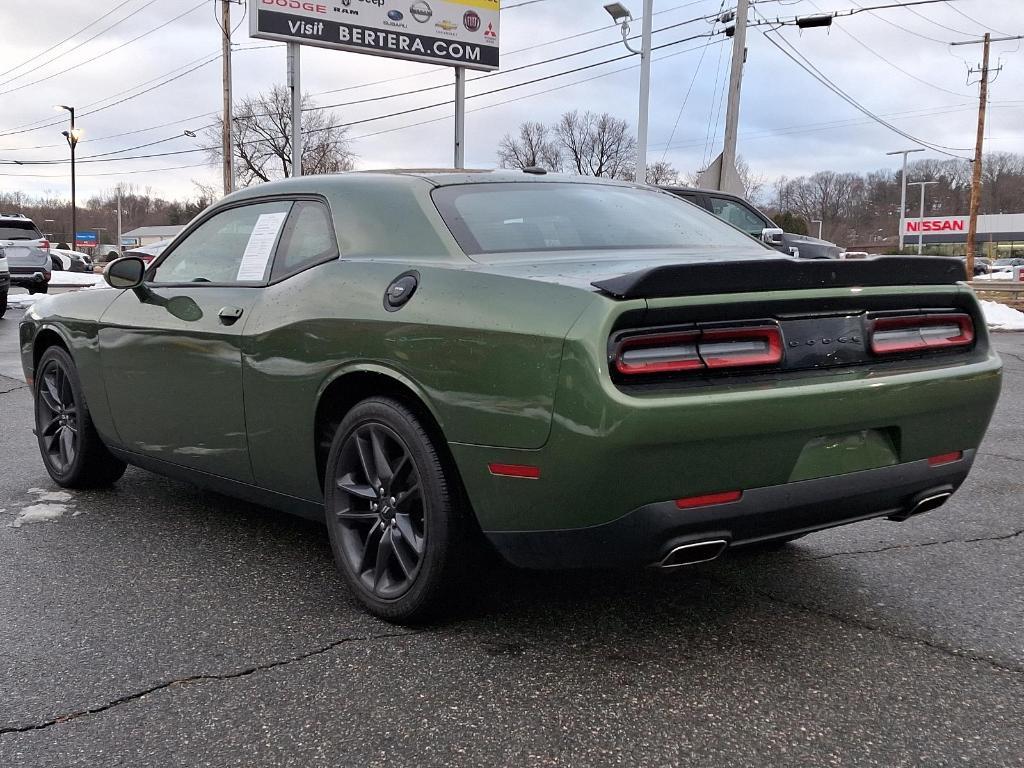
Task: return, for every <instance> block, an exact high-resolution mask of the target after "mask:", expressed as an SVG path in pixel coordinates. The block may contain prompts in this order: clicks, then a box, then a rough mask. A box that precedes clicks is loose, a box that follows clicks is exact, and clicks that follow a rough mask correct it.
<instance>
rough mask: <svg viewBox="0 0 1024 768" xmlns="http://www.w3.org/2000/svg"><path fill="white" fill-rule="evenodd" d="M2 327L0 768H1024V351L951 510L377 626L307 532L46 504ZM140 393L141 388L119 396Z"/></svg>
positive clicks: (142, 509)
mask: <svg viewBox="0 0 1024 768" xmlns="http://www.w3.org/2000/svg"><path fill="white" fill-rule="evenodd" d="M18 314H19V313H17V312H13V311H12V312H11V313H10V314H9V315H8V316H7V317H6V318H5V319H4V320H0V468H2V469H0V655H2V657H3V660H4V663H3V665H2V668H0V691H2V692H3V695H2V696H0V766H19V767H20V766H24V767H25V768H28V767H30V766H113V765H126V766H321V765H322V766H349V765H351V766H356V765H359V766H362V765H372V766H433V765H458V766H483V765H516V766H547V765H562V766H604V765H629V766H637V765H650V766H654V765H666V766H667V765H716V766H718V765H720V766H768V765H772V766H778V765H815V766H820V765H843V766H874V765H877V766H918V765H929V766H952V765H958V766H960V765H972V766H978V765H984V766H1010V765H1022V764H1024V621H1022V617H1024V577H1022V573H1024V508H1022V505H1021V504H1020V503H1019V500H1020V494H1021V490H1022V488H1024V481H1022V479H1021V478H1022V477H1024V398H1021V397H1020V396H1019V394H1020V393H1021V392H1024V335H1020V334H1017V335H1014V334H996V335H995V345H996V347H997V349H999V351H1000V352H1001V354H1002V355H1003V360H1004V362H1005V365H1006V368H1005V373H1006V378H1005V382H1004V389H1003V396H1002V399H1001V402H1000V405H999V407H998V410H997V413H996V416H995V419H994V421H993V424H992V427H991V429H990V432H989V435H988V438H987V439H986V441H985V443H984V445H983V446H982V449H981V451H980V452H979V456H978V460H977V462H976V464H975V468H974V471H973V473H972V475H971V477H970V479H969V480H968V482H967V484H966V485H965V486H964V487H963V488H962V489H961V490H960V491H959V492H958V493H957V494H956V496H955V497H954V498H953V500H952V501H951V502H950V503H949V504H947V505H946V506H945V507H943V508H941V509H939V510H937V511H935V512H932V513H929V514H927V515H923V516H921V517H918V518H914V519H912V520H910V521H908V522H905V523H901V524H897V523H892V522H887V521H875V522H868V523H862V524H859V525H855V526H851V527H847V528H842V529H837V530H834V531H829V532H823V533H819V534H815V535H812V536H810V537H808V538H806V539H803V540H801V541H799V542H796V543H794V544H792V545H790V546H788V547H785V548H784V549H782V550H780V551H778V552H772V553H762V554H743V555H741V554H736V555H730V556H728V557H727V558H726V559H724V560H722V561H720V562H717V563H711V564H708V565H706V566H700V567H697V568H692V569H685V570H683V571H682V572H679V573H675V574H672V575H665V574H661V573H656V572H644V573H639V574H638V573H602V572H594V573H575V574H562V573H559V574H543V573H525V572H516V571H512V570H510V569H504V568H500V567H497V566H495V567H493V568H490V569H487V570H484V571H482V572H481V573H480V574H479V578H478V584H477V585H476V587H475V589H474V593H473V594H472V595H471V596H469V597H468V599H467V601H468V607H467V609H466V610H465V612H464V613H463V615H461V616H459V617H457V618H455V619H452V620H451V621H449V622H448V623H446V624H443V625H440V626H432V627H425V628H420V629H408V628H401V627H396V626H392V625H389V624H386V623H383V622H380V621H377V620H375V619H372V618H370V617H369V616H367V615H366V614H365V613H363V612H362V611H361V610H360V609H359V608H358V607H357V605H356V603H355V601H354V600H353V599H352V598H351V597H350V596H349V595H348V593H347V591H346V589H345V587H344V585H343V584H342V583H341V581H340V579H339V578H338V577H337V576H336V574H335V572H334V566H333V564H332V562H331V557H330V551H329V546H328V542H327V537H326V533H325V531H324V529H322V528H321V527H319V526H317V525H314V524H310V523H307V522H304V521H301V520H297V519H293V518H290V517H287V516H285V515H283V514H280V513H277V512H274V511H270V510H267V509H263V508H260V507H256V506H253V505H249V504H244V503H242V502H238V501H234V500H231V499H227V498H225V497H222V496H218V495H216V494H213V493H208V492H205V491H201V490H198V489H196V488H194V487H192V486H190V485H186V484H183V483H178V482H175V481H172V480H167V479H164V478H161V477H158V476H156V475H152V474H149V473H147V472H144V471H141V470H137V469H132V468H129V470H128V472H127V474H126V475H125V476H124V479H123V480H122V481H121V482H119V483H118V484H117V486H116V487H115V488H114V489H112V490H104V491H88V492H73V493H64V492H62V491H60V489H59V488H57V487H56V486H54V485H53V483H52V482H51V481H50V480H49V478H48V476H47V475H46V472H45V471H44V469H43V466H42V464H41V462H40V460H39V458H38V456H37V453H36V446H35V440H34V437H33V435H32V432H31V428H32V411H31V397H30V393H29V391H28V389H27V388H26V387H25V386H24V383H23V382H22V381H21V380H20V370H19V369H18V366H17V360H16V346H17V316H18ZM143 395H145V396H146V397H150V398H153V399H159V393H140V396H143Z"/></svg>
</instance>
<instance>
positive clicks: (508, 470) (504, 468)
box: [487, 464, 540, 480]
mask: <svg viewBox="0 0 1024 768" xmlns="http://www.w3.org/2000/svg"><path fill="white" fill-rule="evenodd" d="M487 469H488V470H490V472H491V474H492V475H499V476H501V477H523V478H526V479H528V480H538V479H539V478H540V467H533V466H530V465H528V464H488V465H487Z"/></svg>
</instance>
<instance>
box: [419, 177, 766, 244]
mask: <svg viewBox="0 0 1024 768" xmlns="http://www.w3.org/2000/svg"><path fill="white" fill-rule="evenodd" d="M433 197H434V203H435V205H437V208H438V210H439V211H440V213H441V216H442V217H443V218H444V220H445V223H446V224H447V225H448V228H449V229H451V231H452V234H453V235H455V239H456V240H458V241H459V245H460V246H462V249H463V250H464V251H465V252H466V253H467V254H471V255H472V254H486V253H508V252H515V251H565V250H605V249H627V250H632V249H652V248H671V249H674V250H678V249H689V250H698V249H699V250H701V251H707V250H717V249H730V250H731V251H734V252H736V255H737V256H743V255H745V256H749V255H750V252H751V251H752V250H753V251H754V252H755V253H760V252H761V251H762V250H764V246H762V245H761V244H760V243H758V242H757V241H755V240H753V239H752V238H750V237H748V236H747V235H745V234H743V233H742V232H739V231H737V230H736V229H735V228H733V227H731V226H729V225H727V224H725V223H723V222H721V221H719V220H718V219H717V218H715V217H714V216H712V215H711V214H710V213H708V212H706V211H704V210H702V209H700V208H697V207H696V206H695V205H691V204H689V203H686V202H684V201H682V200H679V199H678V198H676V197H674V196H673V195H669V194H666V193H663V192H655V191H648V190H644V189H638V188H635V187H619V186H611V185H605V184H581V183H572V182H565V183H562V182H534V183H530V182H512V183H507V184H506V183H495V184H465V185H454V186H450V187H439V188H438V189H436V190H434V193H433Z"/></svg>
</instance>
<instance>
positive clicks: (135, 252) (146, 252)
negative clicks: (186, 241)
mask: <svg viewBox="0 0 1024 768" xmlns="http://www.w3.org/2000/svg"><path fill="white" fill-rule="evenodd" d="M172 242H174V241H173V240H160V241H158V242H155V243H151V244H150V245H140V246H137V247H135V248H132V249H131V250H129V251H125V254H124V255H125V256H138V257H139V258H140V259H142V260H143V261H144V262H146V263H147V264H149V263H150V262H151V261H153V259H155V258H156V257H157V256H159V255H160V254H161V253H163V252H164V249H165V248H166V247H167V246H169V245H170V244H171V243H172Z"/></svg>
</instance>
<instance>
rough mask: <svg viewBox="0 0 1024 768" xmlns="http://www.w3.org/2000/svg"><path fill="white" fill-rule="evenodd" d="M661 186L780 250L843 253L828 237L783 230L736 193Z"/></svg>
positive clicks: (822, 255) (812, 255) (827, 255)
mask: <svg viewBox="0 0 1024 768" xmlns="http://www.w3.org/2000/svg"><path fill="white" fill-rule="evenodd" d="M662 189H664V190H666V191H667V192H671V193H672V194H673V195H676V196H677V197H681V198H683V199H684V200H686V201H688V202H691V203H693V204H694V205H697V206H700V207H701V208H704V209H705V210H708V211H711V213H713V214H715V216H717V217H718V218H720V219H722V220H724V221H727V222H729V223H730V224H732V225H733V226H734V227H736V228H737V229H742V230H743V231H744V232H746V233H747V234H748V235H750V236H751V237H754V238H757V239H758V240H761V241H763V242H764V243H766V244H767V245H770V246H771V247H772V248H775V249H776V250H778V251H782V253H787V254H790V255H793V256H799V257H800V258H801V259H838V258H839V255H840V254H841V253H842V252H843V249H842V248H840V247H839V246H838V245H836V244H835V243H830V242H829V241H828V240H821V239H819V238H817V237H810V236H809V235H797V234H794V233H793V232H785V231H783V229H782V228H781V227H779V226H777V225H776V224H775V222H774V221H772V220H771V219H770V218H768V217H767V216H765V215H764V214H763V213H761V211H759V210H758V209H757V208H755V207H754V206H753V205H751V204H750V203H749V202H747V201H746V200H744V199H743V198H742V197H738V196H737V195H730V194H728V193H727V192H719V191H717V190H713V189H696V188H693V187H662Z"/></svg>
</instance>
